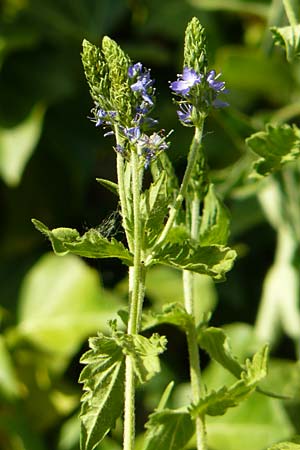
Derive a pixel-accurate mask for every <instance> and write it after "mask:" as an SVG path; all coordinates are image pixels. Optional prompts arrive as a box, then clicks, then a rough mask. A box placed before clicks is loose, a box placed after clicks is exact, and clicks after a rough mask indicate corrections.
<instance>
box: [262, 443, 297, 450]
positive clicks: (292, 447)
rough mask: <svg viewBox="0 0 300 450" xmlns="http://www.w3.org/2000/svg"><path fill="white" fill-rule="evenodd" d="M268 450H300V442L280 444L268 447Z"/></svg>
mask: <svg viewBox="0 0 300 450" xmlns="http://www.w3.org/2000/svg"><path fill="white" fill-rule="evenodd" d="M267 450H300V442H299V441H298V443H297V442H280V443H279V444H275V445H272V447H268V449H267Z"/></svg>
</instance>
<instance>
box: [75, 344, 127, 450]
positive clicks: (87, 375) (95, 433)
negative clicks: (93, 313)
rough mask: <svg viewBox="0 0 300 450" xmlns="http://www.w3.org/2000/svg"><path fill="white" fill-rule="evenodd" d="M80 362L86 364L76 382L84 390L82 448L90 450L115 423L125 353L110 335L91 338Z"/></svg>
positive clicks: (120, 405) (121, 404)
mask: <svg viewBox="0 0 300 450" xmlns="http://www.w3.org/2000/svg"><path fill="white" fill-rule="evenodd" d="M89 343H90V348H91V350H89V351H88V352H86V353H85V354H84V355H83V356H82V358H81V362H82V363H84V364H86V366H85V367H84V369H83V370H82V372H81V375H80V378H79V382H80V383H83V389H84V391H85V392H84V394H83V396H82V405H81V414H80V418H81V449H82V450H93V449H94V448H95V447H96V445H97V444H98V443H99V442H101V441H102V439H103V438H104V437H105V435H106V434H107V433H108V432H109V431H110V429H111V428H113V427H114V426H115V421H116V419H117V418H118V417H119V416H120V415H121V412H122V408H123V391H124V377H125V355H124V353H123V351H122V347H121V346H120V345H119V343H118V342H117V341H116V339H114V338H113V337H111V338H110V337H105V336H103V335H99V336H98V337H95V338H91V339H90V341H89Z"/></svg>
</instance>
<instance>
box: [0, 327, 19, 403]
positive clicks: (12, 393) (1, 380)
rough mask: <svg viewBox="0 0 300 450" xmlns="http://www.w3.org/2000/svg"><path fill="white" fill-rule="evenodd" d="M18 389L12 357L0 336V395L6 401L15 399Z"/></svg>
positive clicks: (17, 395)
mask: <svg viewBox="0 0 300 450" xmlns="http://www.w3.org/2000/svg"><path fill="white" fill-rule="evenodd" d="M20 387H21V385H20V383H19V380H18V377H17V373H16V370H15V367H14V364H13V361H12V357H11V355H10V353H9V351H8V348H7V346H6V343H5V340H4V337H3V336H2V335H0V395H1V397H4V398H6V399H7V400H13V399H16V398H17V397H19V396H20V394H21V392H20Z"/></svg>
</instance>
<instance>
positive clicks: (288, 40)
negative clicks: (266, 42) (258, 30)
mask: <svg viewBox="0 0 300 450" xmlns="http://www.w3.org/2000/svg"><path fill="white" fill-rule="evenodd" d="M271 32H272V34H273V39H274V42H275V44H276V45H279V46H281V47H283V48H285V51H286V59H287V60H288V62H292V61H293V60H294V59H296V58H299V57H300V25H295V26H286V27H280V28H278V27H272V28H271Z"/></svg>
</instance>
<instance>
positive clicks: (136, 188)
mask: <svg viewBox="0 0 300 450" xmlns="http://www.w3.org/2000/svg"><path fill="white" fill-rule="evenodd" d="M130 164H131V176H132V197H133V216H134V241H133V253H134V260H133V267H131V268H130V269H129V301H130V303H129V320H128V329H127V333H128V334H137V333H138V328H139V322H140V315H141V310H142V306H141V305H142V300H143V298H142V297H143V294H144V275H145V271H144V270H143V267H142V261H141V254H142V236H141V232H142V224H141V217H140V193H141V177H140V174H139V158H138V154H137V153H136V152H135V151H132V152H131V161H130ZM134 439H135V376H134V369H133V364H132V359H131V357H130V356H126V369H125V400H124V442H123V449H124V450H133V449H134Z"/></svg>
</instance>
